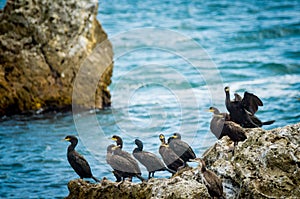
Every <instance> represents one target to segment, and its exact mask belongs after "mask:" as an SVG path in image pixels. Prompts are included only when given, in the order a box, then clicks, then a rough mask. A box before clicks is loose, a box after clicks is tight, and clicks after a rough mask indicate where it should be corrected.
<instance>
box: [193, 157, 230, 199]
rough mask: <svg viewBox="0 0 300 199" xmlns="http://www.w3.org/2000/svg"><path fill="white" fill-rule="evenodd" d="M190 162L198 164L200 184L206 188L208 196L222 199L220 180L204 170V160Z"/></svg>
mask: <svg viewBox="0 0 300 199" xmlns="http://www.w3.org/2000/svg"><path fill="white" fill-rule="evenodd" d="M191 161H193V162H198V163H199V166H200V171H201V180H202V183H203V184H204V185H205V186H206V188H207V191H208V193H209V195H210V196H211V197H212V198H219V199H221V198H224V196H223V185H222V180H221V179H220V178H219V177H218V176H217V175H216V174H215V173H214V172H213V171H211V170H209V169H207V168H206V165H205V162H204V160H202V159H200V158H195V159H193V160H191ZM197 180H198V179H197Z"/></svg>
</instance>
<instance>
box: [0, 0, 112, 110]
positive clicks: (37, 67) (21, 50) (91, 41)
mask: <svg viewBox="0 0 300 199" xmlns="http://www.w3.org/2000/svg"><path fill="white" fill-rule="evenodd" d="M97 11H98V1H96V0H83V1H76V0H68V1H50V0H40V1H33V0H22V1H21V0H16V1H15V0H14V1H12V0H8V1H7V4H6V6H5V8H4V10H3V11H2V12H1V13H0V115H10V114H16V113H24V112H28V111H37V110H61V109H68V110H70V107H71V105H72V91H73V83H74V80H75V79H76V75H77V72H78V70H79V68H80V66H81V64H82V62H83V61H84V60H85V58H86V57H87V56H88V55H90V54H91V52H92V51H93V49H94V48H95V47H96V46H97V45H98V44H100V43H101V42H104V41H105V42H104V43H105V49H106V50H105V52H106V56H107V58H108V59H106V60H108V61H107V63H104V64H102V65H98V66H97V67H99V68H101V70H104V72H103V74H102V76H101V74H97V75H98V76H99V78H98V79H99V80H100V81H99V82H98V84H97V88H96V91H95V93H96V102H95V100H94V101H93V103H92V104H91V102H88V103H86V102H81V104H78V105H79V106H82V107H84V108H104V107H105V106H109V105H110V93H109V91H108V89H107V87H108V85H109V84H110V83H111V82H110V81H111V80H110V77H111V75H112V68H113V64H112V57H113V51H112V46H111V43H110V42H109V41H108V40H107V35H106V33H105V32H104V31H103V29H102V27H101V25H100V24H99V22H98V21H97V19H96V15H97ZM95 72H97V71H95Z"/></svg>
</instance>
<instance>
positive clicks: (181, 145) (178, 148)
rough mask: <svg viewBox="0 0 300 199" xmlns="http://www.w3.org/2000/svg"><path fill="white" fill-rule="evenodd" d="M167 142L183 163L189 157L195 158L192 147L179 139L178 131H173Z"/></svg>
mask: <svg viewBox="0 0 300 199" xmlns="http://www.w3.org/2000/svg"><path fill="white" fill-rule="evenodd" d="M168 144H169V146H170V148H171V149H172V150H173V151H174V152H175V153H176V154H177V155H178V156H179V157H180V158H181V159H182V160H183V161H184V163H186V162H188V161H189V160H190V159H194V158H196V154H195V153H194V151H193V149H192V147H191V146H190V145H188V144H187V143H186V142H184V141H182V140H181V135H180V133H174V134H173V136H171V137H170V139H168Z"/></svg>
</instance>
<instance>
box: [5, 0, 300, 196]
mask: <svg viewBox="0 0 300 199" xmlns="http://www.w3.org/2000/svg"><path fill="white" fill-rule="evenodd" d="M4 3H5V1H3V0H2V1H1V3H0V5H1V6H2V7H3V5H4ZM299 10H300V3H299V1H259V2H258V1H235V2H232V1H228V0H223V1H187V0H181V1H180V0H176V1H166V0H160V1H143V2H142V1H131V0H121V1H120V0H118V1H116V0H112V1H101V2H100V3H99V11H98V15H97V19H98V20H99V21H100V22H101V25H102V27H103V28H104V30H105V31H106V32H107V34H108V38H109V39H110V40H111V42H112V44H113V48H114V51H115V57H114V70H113V77H112V84H111V85H110V88H109V89H110V91H111V94H112V107H111V108H108V109H105V110H102V111H94V110H92V111H89V112H82V113H77V112H76V113H75V112H68V113H51V114H41V115H35V116H13V117H3V118H2V119H1V122H0V124H1V125H0V197H1V198H62V197H64V196H67V194H68V189H67V183H68V182H69V181H70V180H72V179H76V178H78V176H77V175H76V173H75V172H74V171H73V170H72V168H71V167H70V166H69V164H68V162H67V158H66V150H67V146H68V144H69V143H67V142H63V141H61V140H62V139H63V138H64V137H65V136H66V135H68V134H73V135H76V136H78V137H79V138H80V139H79V144H78V146H77V148H76V149H77V150H78V151H79V152H80V153H81V154H83V155H84V156H85V158H86V159H87V160H88V161H89V163H90V165H91V168H92V171H93V173H94V175H95V176H96V177H98V178H99V179H101V178H102V177H104V176H105V177H107V178H108V179H110V180H114V177H113V175H112V173H111V170H112V169H111V168H110V166H109V165H107V164H106V161H105V154H106V146H107V145H109V144H112V143H113V141H112V140H110V139H109V138H110V137H111V136H112V135H114V134H116V135H120V136H121V137H122V138H123V140H124V150H127V151H129V152H131V151H132V150H133V149H134V147H135V145H134V139H136V138H139V139H141V140H142V141H143V142H144V149H145V150H147V151H151V152H153V153H156V154H158V148H159V144H160V141H159V139H158V135H159V134H160V133H163V134H165V135H166V137H169V136H170V135H172V134H173V133H174V132H181V134H182V139H183V140H185V141H187V142H188V143H190V145H191V146H192V148H193V149H194V151H195V153H196V154H197V156H199V157H201V155H202V153H203V152H204V151H205V150H206V149H207V148H208V147H210V146H212V145H213V143H214V142H215V141H216V138H215V137H214V135H213V134H211V133H210V130H209V123H210V119H211V113H209V112H207V109H208V108H209V107H210V106H216V107H218V108H219V109H220V110H221V111H226V108H225V105H224V99H225V95H224V92H223V89H224V87H225V86H230V88H231V95H232V96H233V93H234V92H238V93H239V94H240V95H243V92H244V91H248V92H251V93H254V94H256V95H257V96H259V97H260V98H261V100H262V101H263V103H264V106H263V107H260V108H259V110H258V112H257V117H259V118H260V119H261V120H262V121H267V120H273V119H274V120H276V122H275V123H274V124H272V125H270V126H264V127H263V128H265V129H272V128H276V127H281V126H285V125H289V124H293V123H296V122H299V121H300V93H299V90H300V49H299V46H300V15H299ZM158 155H159V154H158ZM141 168H142V172H143V176H144V177H147V172H146V171H145V169H144V167H143V166H142V165H141ZM156 176H157V177H159V178H162V177H169V176H170V174H168V173H165V172H157V173H156ZM88 180H90V181H93V180H92V179H88ZM135 181H137V180H135Z"/></svg>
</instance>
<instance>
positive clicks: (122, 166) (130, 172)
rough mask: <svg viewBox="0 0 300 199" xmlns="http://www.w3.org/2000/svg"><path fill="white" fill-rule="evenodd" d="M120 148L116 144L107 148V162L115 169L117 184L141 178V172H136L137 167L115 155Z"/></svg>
mask: <svg viewBox="0 0 300 199" xmlns="http://www.w3.org/2000/svg"><path fill="white" fill-rule="evenodd" d="M116 149H117V150H118V149H119V148H118V147H117V146H115V145H114V144H111V145H109V146H108V147H107V153H106V162H107V163H108V164H109V165H110V166H111V167H112V168H113V169H114V171H113V174H114V175H115V177H116V178H117V182H120V181H121V179H122V181H124V180H125V178H130V180H131V179H132V177H137V178H140V177H141V176H140V171H138V170H136V167H135V165H133V164H132V163H131V162H130V161H129V160H127V159H126V158H124V157H122V156H120V155H117V154H114V151H115V150H116Z"/></svg>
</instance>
